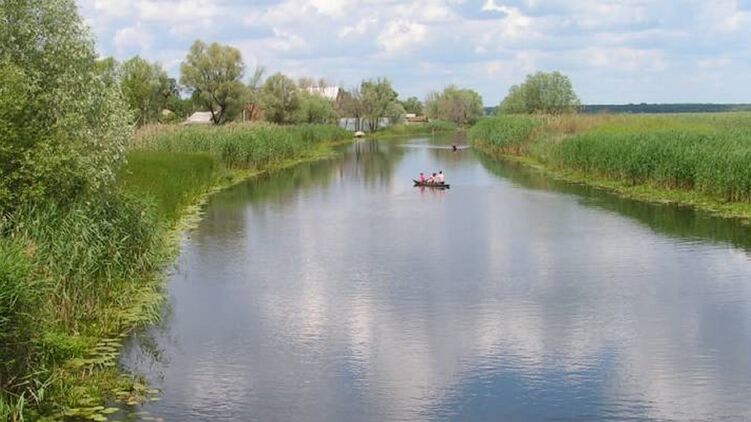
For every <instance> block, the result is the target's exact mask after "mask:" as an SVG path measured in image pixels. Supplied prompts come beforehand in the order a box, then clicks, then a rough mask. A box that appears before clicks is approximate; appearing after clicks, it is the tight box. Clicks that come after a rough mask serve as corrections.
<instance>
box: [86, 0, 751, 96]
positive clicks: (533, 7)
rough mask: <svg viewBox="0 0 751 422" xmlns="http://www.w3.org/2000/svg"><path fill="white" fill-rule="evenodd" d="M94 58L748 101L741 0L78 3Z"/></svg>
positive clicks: (341, 78)
mask: <svg viewBox="0 0 751 422" xmlns="http://www.w3.org/2000/svg"><path fill="white" fill-rule="evenodd" d="M77 1H78V4H79V6H80V8H81V13H82V15H83V16H84V18H85V19H86V21H87V23H88V24H89V25H90V26H91V28H92V31H93V32H94V35H95V36H96V39H97V48H98V51H99V53H100V54H101V55H103V56H114V57H116V58H117V59H127V58H129V57H131V56H133V55H136V54H139V55H141V56H142V57H145V58H147V59H149V60H153V61H159V62H160V63H162V65H163V66H164V67H165V68H166V69H167V71H168V72H169V73H170V74H172V75H174V76H177V75H178V74H179V65H180V62H181V60H182V59H183V58H184V57H185V54H186V52H187V50H188V48H189V47H190V45H191V44H192V42H193V41H194V40H196V39H199V38H200V39H203V40H204V41H218V42H220V43H224V44H230V45H233V46H235V47H237V48H239V49H240V51H241V52H242V53H243V57H244V60H245V63H246V65H247V66H248V69H249V71H248V73H249V74H250V73H251V70H252V68H253V67H254V66H256V65H257V64H261V65H263V66H265V67H266V69H267V71H269V72H276V71H281V72H284V73H286V74H288V75H290V76H292V77H294V78H297V77H302V76H311V77H316V78H320V77H323V78H326V79H327V80H329V81H331V82H332V83H334V84H337V85H343V86H344V87H351V86H354V85H356V84H357V82H358V81H359V80H361V79H363V78H370V77H376V76H386V77H388V78H389V79H391V80H392V82H393V84H394V87H395V89H396V90H397V91H398V92H399V93H400V95H401V96H402V97H407V96H411V95H415V96H417V97H420V98H424V96H425V95H426V94H427V93H428V92H430V91H432V90H436V89H440V88H442V87H443V86H445V85H447V84H449V83H454V84H457V85H459V86H462V87H468V88H472V89H475V90H477V91H478V92H480V94H482V96H483V98H484V101H485V104H486V105H495V104H497V103H498V101H500V99H501V98H502V97H503V96H504V95H505V94H506V92H507V91H508V88H509V86H511V85H512V84H514V83H518V82H519V81H521V80H522V79H523V78H524V75H526V74H527V73H530V72H533V71H536V70H544V71H551V70H559V71H561V72H563V73H565V74H567V75H569V76H570V77H571V79H572V81H573V83H574V87H575V88H576V90H577V92H578V93H579V95H580V97H581V98H582V100H583V102H584V103H588V104H593V103H629V102H634V103H638V102H748V103H751V0H703V1H698V0H697V1H694V0H683V1H679V0H670V1H669V0H604V1H595V0H576V1H571V0H567V1H564V0H550V1H545V0H421V1H406V0H403V1H392V0H380V1H378V0H278V1H272V0H249V1H240V0H77Z"/></svg>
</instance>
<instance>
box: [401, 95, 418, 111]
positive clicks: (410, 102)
mask: <svg viewBox="0 0 751 422" xmlns="http://www.w3.org/2000/svg"><path fill="white" fill-rule="evenodd" d="M401 104H402V107H404V111H405V112H406V113H411V114H416V115H420V114H422V102H421V101H420V100H418V99H417V97H409V98H407V99H406V100H405V101H401Z"/></svg>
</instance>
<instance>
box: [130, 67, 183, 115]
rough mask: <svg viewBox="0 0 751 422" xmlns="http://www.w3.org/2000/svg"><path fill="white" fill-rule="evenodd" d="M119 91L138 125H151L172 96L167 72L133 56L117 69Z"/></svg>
mask: <svg viewBox="0 0 751 422" xmlns="http://www.w3.org/2000/svg"><path fill="white" fill-rule="evenodd" d="M120 89H121V90H122V92H123V96H124V97H125V100H126V101H127V103H128V105H129V107H130V109H131V110H132V111H133V115H134V119H135V122H136V124H137V125H138V126H141V125H144V124H146V123H151V122H155V121H157V120H158V119H159V117H160V114H161V112H162V110H164V109H165V108H166V107H167V104H168V100H169V98H170V97H171V96H172V95H173V94H176V93H173V92H172V90H171V86H170V78H169V77H168V76H167V72H165V71H164V69H162V67H161V66H160V65H159V64H158V63H155V64H151V63H149V62H147V61H146V60H144V59H142V58H140V57H138V56H136V57H133V58H132V59H130V60H128V61H126V62H124V63H123V64H122V66H121V67H120Z"/></svg>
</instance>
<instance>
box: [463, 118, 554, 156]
mask: <svg viewBox="0 0 751 422" xmlns="http://www.w3.org/2000/svg"><path fill="white" fill-rule="evenodd" d="M541 124H542V120H541V119H539V118H535V117H528V116H503V117H494V118H487V119H482V120H480V121H479V122H477V124H475V125H474V126H473V127H472V128H471V129H470V130H469V134H468V136H469V139H470V140H471V141H473V142H476V143H482V145H483V146H484V147H485V148H488V149H491V150H497V151H503V152H505V153H510V152H514V153H519V152H520V151H521V150H522V148H523V146H524V145H525V144H526V143H528V142H529V141H531V137H532V134H533V133H534V131H535V129H537V128H538V127H539V126H540V125H541Z"/></svg>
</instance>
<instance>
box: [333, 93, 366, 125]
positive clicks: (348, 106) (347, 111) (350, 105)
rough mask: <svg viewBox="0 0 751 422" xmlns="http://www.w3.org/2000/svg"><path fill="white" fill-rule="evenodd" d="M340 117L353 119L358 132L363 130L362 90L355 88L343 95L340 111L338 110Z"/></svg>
mask: <svg viewBox="0 0 751 422" xmlns="http://www.w3.org/2000/svg"><path fill="white" fill-rule="evenodd" d="M337 113H338V114H339V117H342V118H346V119H353V120H354V122H355V127H354V129H355V130H356V131H359V130H362V119H363V114H364V111H363V102H362V95H361V93H360V88H359V87H355V88H352V89H350V90H348V91H344V92H343V93H342V98H341V100H340V101H339V109H338V110H337Z"/></svg>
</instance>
